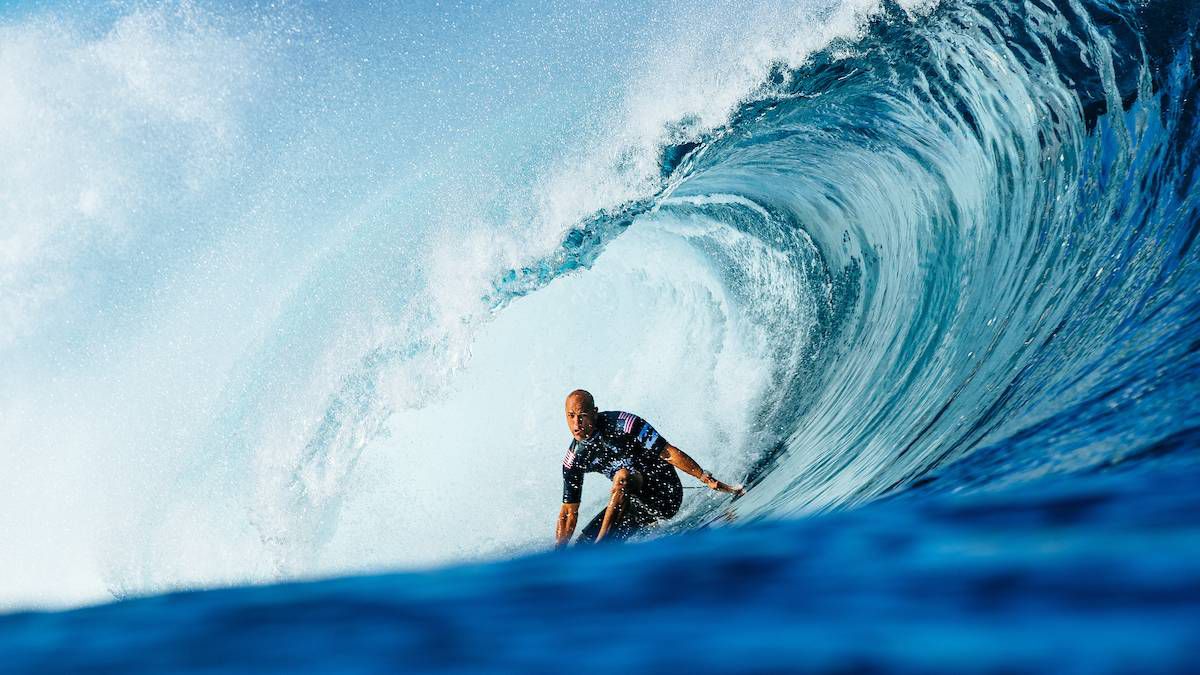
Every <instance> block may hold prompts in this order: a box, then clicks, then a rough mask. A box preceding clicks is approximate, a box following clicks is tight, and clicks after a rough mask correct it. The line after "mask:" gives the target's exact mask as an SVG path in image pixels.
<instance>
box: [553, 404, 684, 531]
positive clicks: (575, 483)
mask: <svg viewBox="0 0 1200 675" xmlns="http://www.w3.org/2000/svg"><path fill="white" fill-rule="evenodd" d="M665 447H667V440H666V439H665V438H663V437H662V436H660V435H659V434H658V432H657V431H655V430H654V427H652V426H650V424H649V423H648V422H646V420H643V419H642V418H640V417H638V416H637V415H634V414H632V413H627V412H619V411H615V410H614V411H607V412H602V413H600V414H599V415H598V416H597V418H596V429H595V431H594V432H593V433H592V437H591V438H589V439H588V440H586V441H571V446H570V447H569V448H568V449H567V456H566V457H564V458H563V471H562V473H563V503H564V504H576V503H578V502H579V500H580V498H581V497H582V495H583V475H584V474H585V473H588V472H593V471H594V472H598V473H602V474H604V475H605V476H606V477H608V478H609V479H612V477H613V475H615V474H616V473H617V471H619V470H621V469H629V470H630V471H636V472H638V473H639V474H641V475H642V487H641V489H639V490H638V491H637V492H633V493H631V495H630V496H631V497H632V498H633V499H632V500H631V501H633V502H634V506H635V508H632V509H630V512H629V514H628V517H627V518H623V519H622V520H623V521H628V522H625V523H624V525H625V527H622V528H619V529H620V530H622V532H620V533H617V534H625V535H627V534H630V533H632V531H634V530H636V529H638V528H639V527H644V526H645V525H648V524H650V523H651V522H653V521H655V520H658V519H661V518H670V517H671V516H673V515H675V513H676V512H677V511H679V506H680V504H682V503H683V485H682V484H681V483H680V482H679V474H677V473H676V472H675V467H673V466H671V465H670V464H669V463H668V462H667V461H666V460H665V459H663V458H662V456H661V454H660V453H662V451H663V448H665ZM603 516H604V512H603V511H601V513H600V514H599V516H597V518H598V519H599V520H602V519H603ZM599 520H597V521H596V522H595V528H592V526H591V525H589V526H588V527H587V528H585V529H584V535H583V536H587V534H588V533H589V531H590V530H592V529H596V530H598V529H599V524H598V522H599Z"/></svg>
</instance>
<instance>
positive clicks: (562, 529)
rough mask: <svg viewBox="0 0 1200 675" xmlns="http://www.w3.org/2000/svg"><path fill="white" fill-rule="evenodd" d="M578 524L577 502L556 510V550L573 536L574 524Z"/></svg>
mask: <svg viewBox="0 0 1200 675" xmlns="http://www.w3.org/2000/svg"><path fill="white" fill-rule="evenodd" d="M577 522H579V502H575V503H573V504H563V505H562V508H561V509H559V510H558V527H557V528H556V529H555V532H554V545H555V546H556V547H557V548H562V547H564V546H566V545H567V544H568V543H570V541H571V535H572V534H575V523H577Z"/></svg>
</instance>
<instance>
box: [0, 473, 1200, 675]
mask: <svg viewBox="0 0 1200 675" xmlns="http://www.w3.org/2000/svg"><path fill="white" fill-rule="evenodd" d="M1198 483H1200V461H1198V460H1197V458H1196V457H1195V456H1194V455H1190V456H1188V457H1186V458H1178V459H1173V460H1159V461H1152V462H1150V463H1148V464H1147V465H1144V466H1140V467H1138V468H1137V469H1135V470H1132V471H1130V470H1127V469H1124V468H1120V467H1117V468H1113V469H1111V470H1106V471H1098V472H1094V473H1090V474H1088V475H1086V476H1079V477H1073V478H1071V479H1061V478H1051V479H1044V480H1041V481H1036V482H1034V483H1033V484H1030V485H1025V486H1022V487H1019V488H1011V489H1007V490H1001V491H996V492H990V491H985V492H980V493H975V494H972V495H969V496H957V497H955V496H937V497H932V498H926V497H918V496H910V497H901V498H897V499H893V500H887V501H884V502H882V503H877V504H872V505H869V506H866V507H863V508H860V509H856V510H852V511H846V512H842V513H837V514H830V515H825V516H819V517H813V518H809V519H802V520H795V521H788V522H771V523H758V524H753V525H747V526H741V527H725V528H719V529H713V530H707V531H702V532H693V533H689V534H686V535H682V536H678V537H670V538H666V539H660V540H657V541H653V542H645V543H640V544H630V545H620V546H611V547H607V548H604V547H602V548H598V549H589V550H584V549H578V550H569V551H567V552H563V553H558V554H554V553H548V554H543V555H537V556H532V557H528V558H523V559H519V560H514V561H510V562H502V563H496V564H490V565H478V566H467V567H459V568H453V569H445V570H439V571H434V572H429V573H420V574H400V575H385V576H371V577H361V578H348V579H339V580H332V581H323V582H314V583H306V584H287V585H280V586H273V587H264V588H240V589H230V590H218V591H208V592H196V593H180V594H175V595H166V596H161V597H155V598H147V599H142V600H133V601H128V602H124V603H119V604H115V605H107V606H102V607H96V608H89V609H82V610H77V611H72V612H64V613H57V614H18V615H13V616H8V617H4V618H3V619H0V652H2V653H3V654H4V655H5V658H4V665H3V667H2V668H0V669H2V670H4V671H5V672H21V671H31V672H158V671H162V670H179V671H188V672H192V671H194V672H202V671H210V670H215V669H237V670H270V671H278V672H290V671H295V670H305V671H308V670H322V671H329V672H382V671H410V670H428V671H438V672H475V671H480V670H494V671H501V672H563V671H568V670H569V671H571V672H624V671H639V672H655V671H675V670H678V669H686V670H689V671H698V672H718V671H726V672H728V671H731V670H732V671H736V672H784V671H806V670H811V671H831V672H870V671H874V670H895V671H904V672H929V671H940V672H963V671H988V672H1021V671H1027V670H1046V671H1054V672H1067V673H1090V672H1105V671H1125V672H1167V671H1175V672H1182V671H1187V670H1190V669H1192V668H1194V665H1195V649H1196V646H1197V645H1198V644H1200V621H1198V620H1197V619H1198V618H1200V522H1197V518H1196V514H1197V513H1200V493H1198V492H1197V490H1196V485H1197V484H1198Z"/></svg>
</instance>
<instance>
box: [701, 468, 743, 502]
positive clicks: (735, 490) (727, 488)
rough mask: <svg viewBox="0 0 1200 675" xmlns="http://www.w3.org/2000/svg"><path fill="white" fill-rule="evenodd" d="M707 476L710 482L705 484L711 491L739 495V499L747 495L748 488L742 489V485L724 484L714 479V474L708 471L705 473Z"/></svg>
mask: <svg viewBox="0 0 1200 675" xmlns="http://www.w3.org/2000/svg"><path fill="white" fill-rule="evenodd" d="M705 475H706V477H707V478H708V480H705V481H704V484H705V485H707V486H708V487H709V488H710V489H713V490H716V491H717V492H728V493H729V494H732V495H737V496H739V497H740V496H742V495H744V494H746V488H744V487H742V486H741V485H727V484H725V483H722V482H721V481H719V480H717V479H716V478H713V476H712V474H711V473H708V472H707V471H706V472H705Z"/></svg>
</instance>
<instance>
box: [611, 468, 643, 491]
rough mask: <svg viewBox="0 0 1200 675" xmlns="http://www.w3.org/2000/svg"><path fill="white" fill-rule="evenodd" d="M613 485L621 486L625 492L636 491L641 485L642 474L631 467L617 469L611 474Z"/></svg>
mask: <svg viewBox="0 0 1200 675" xmlns="http://www.w3.org/2000/svg"><path fill="white" fill-rule="evenodd" d="M613 487H614V488H618V487H619V488H623V489H625V491H626V492H630V491H633V492H636V491H637V490H639V489H641V487H642V474H640V473H638V472H636V471H634V470H632V469H618V470H617V472H616V473H615V474H613Z"/></svg>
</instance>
